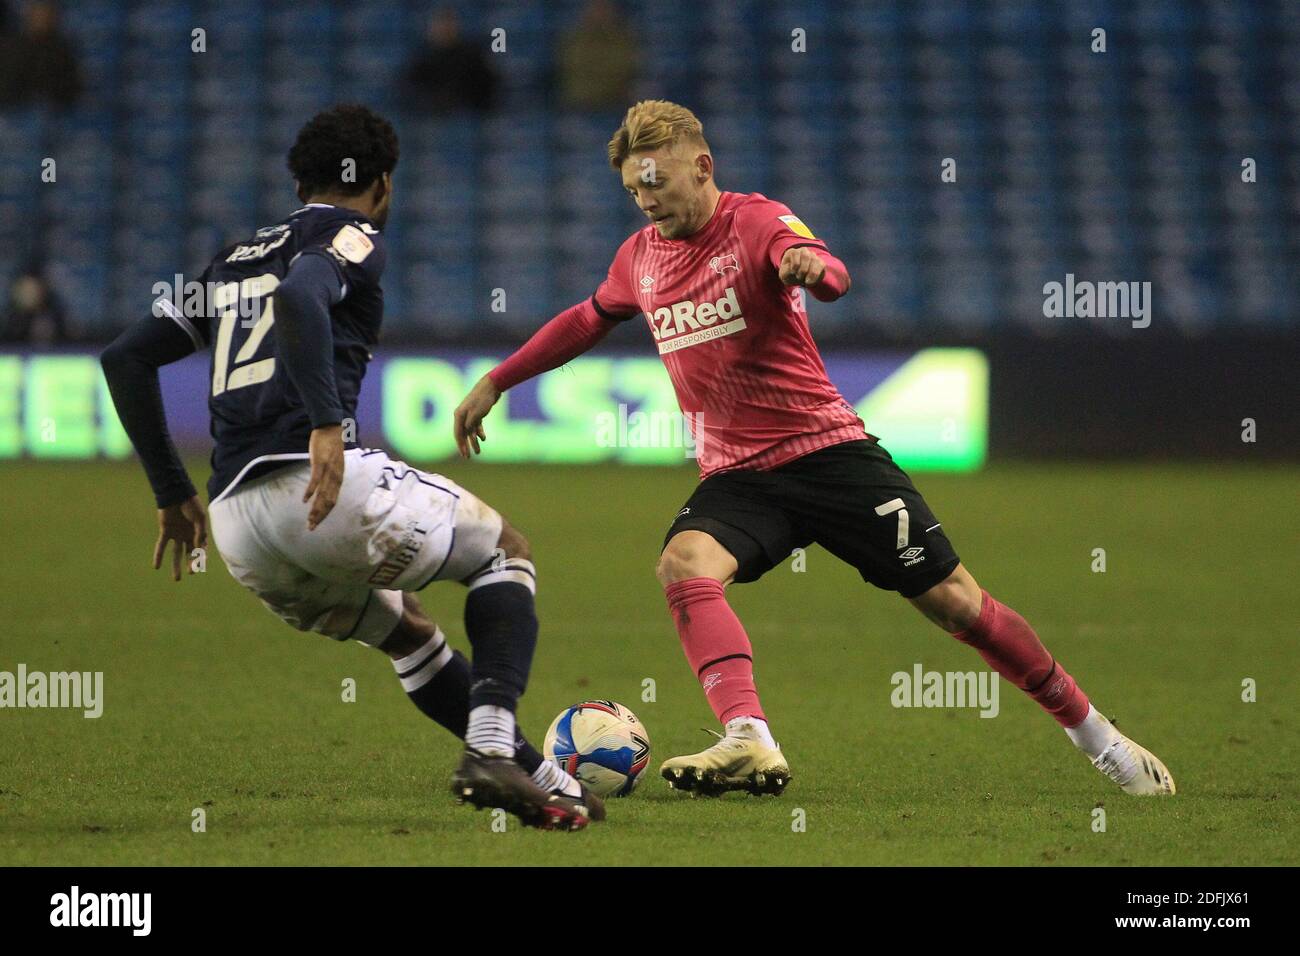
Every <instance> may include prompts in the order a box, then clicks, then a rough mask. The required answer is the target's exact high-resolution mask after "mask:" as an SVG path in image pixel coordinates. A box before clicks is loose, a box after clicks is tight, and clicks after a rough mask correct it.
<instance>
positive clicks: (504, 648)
mask: <svg viewBox="0 0 1300 956" xmlns="http://www.w3.org/2000/svg"><path fill="white" fill-rule="evenodd" d="M534 581H535V572H534V570H533V564H532V562H531V561H526V560H524V559H523V558H506V559H505V560H503V561H495V562H493V564H492V565H490V566H489V567H488V568H487V569H485V570H484V571H483V572H482V573H481V574H479V575H478V576H477V577H474V578H472V579H471V580H470V581H469V596H468V597H467V598H466V599H465V633H466V634H468V635H469V642H470V645H471V646H472V647H473V650H474V660H473V664H472V665H471V678H472V683H471V684H470V691H469V709H470V710H473V709H474V708H476V707H484V706H492V707H503V708H505V709H506V710H509V711H510V712H511V713H513V712H514V710H515V707H516V705H517V704H518V701H519V698H520V697H521V696H522V695H523V693H524V688H526V687H527V686H528V672H529V670H530V669H531V668H532V663H533V650H534V649H535V648H536V646H537V611H536V609H535V607H534V600H533V594H534V592H535V589H536V585H535V584H534Z"/></svg>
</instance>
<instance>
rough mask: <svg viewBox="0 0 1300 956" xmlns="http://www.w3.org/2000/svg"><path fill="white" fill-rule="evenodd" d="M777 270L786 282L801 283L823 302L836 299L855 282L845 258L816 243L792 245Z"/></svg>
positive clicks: (783, 255) (791, 283)
mask: <svg viewBox="0 0 1300 956" xmlns="http://www.w3.org/2000/svg"><path fill="white" fill-rule="evenodd" d="M777 273H778V275H779V276H780V277H781V281H782V282H784V283H785V284H786V285H801V286H803V287H805V288H806V289H807V290H808V291H809V292H811V293H812V296H813V298H815V299H817V300H818V301H821V302H834V301H835V300H836V299H838V298H839V297H840V296H842V295H843V294H844V293H846V292H848V291H849V287H850V286H851V285H852V282H851V281H850V279H849V270H848V269H847V268H846V267H845V265H844V263H843V262H841V261H840V260H839V259H837V258H835V256H833V255H831V254H830V253H829V252H827V251H825V250H824V249H815V248H813V247H812V246H792V247H791V248H789V249H787V250H785V252H784V253H783V254H782V256H781V264H780V266H779V267H778V269H777Z"/></svg>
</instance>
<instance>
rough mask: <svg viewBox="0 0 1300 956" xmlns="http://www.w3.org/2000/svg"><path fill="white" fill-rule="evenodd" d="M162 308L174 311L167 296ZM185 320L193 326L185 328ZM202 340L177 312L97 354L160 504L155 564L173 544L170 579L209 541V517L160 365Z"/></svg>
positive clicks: (149, 320) (139, 326) (153, 319)
mask: <svg viewBox="0 0 1300 956" xmlns="http://www.w3.org/2000/svg"><path fill="white" fill-rule="evenodd" d="M158 308H160V309H163V310H170V311H168V313H167V314H171V313H172V312H175V309H174V308H173V307H171V306H170V303H167V302H165V301H164V300H160V301H159V304H158ZM183 325H184V328H188V329H190V331H189V332H186V331H183V330H182V326H183ZM198 344H199V340H198V339H197V333H195V332H194V331H193V329H192V327H191V326H190V325H189V323H188V322H187V320H185V319H184V317H183V316H180V315H179V313H177V314H176V316H175V319H174V320H172V319H168V318H166V317H160V316H157V315H151V316H148V317H146V318H144V319H141V320H140V321H139V322H137V323H136V324H135V325H133V326H131V327H130V328H128V329H127V330H126V331H125V332H123V333H122V334H121V335H119V336H118V337H117V339H115V340H114V341H113V343H112V344H111V345H110V346H109V347H108V348H106V349H105V350H104V352H103V354H102V355H101V356H100V359H99V360H100V364H101V365H102V366H103V369H104V379H105V381H107V382H108V392H109V395H110V396H111V397H112V399H113V406H114V407H115V408H116V409H117V417H118V419H119V420H120V421H121V422H122V428H123V429H124V430H125V431H126V434H127V437H128V438H130V439H131V444H132V446H134V448H135V451H136V454H137V455H139V456H140V463H141V464H142V465H143V466H144V471H145V474H146V475H147V476H148V478H149V484H150V486H151V487H152V488H153V493H154V499H155V500H156V502H157V504H158V529H159V530H158V541H157V543H156V544H155V545H154V551H153V566H154V569H155V570H156V569H158V568H160V567H161V566H162V560H163V555H164V554H165V552H166V550H167V546H168V545H169V544H171V545H173V553H172V579H173V580H176V581H179V580H180V579H181V563H182V561H183V560H184V558H185V557H186V556H188V555H189V553H190V551H191V550H192V549H194V548H202V547H204V546H205V545H206V544H207V540H208V521H207V515H206V514H205V513H204V510H203V503H202V502H201V501H199V497H198V495H197V493H196V492H195V490H194V485H193V483H191V481H190V477H189V475H188V474H187V473H186V471H185V466H184V465H183V464H181V459H180V456H179V455H178V454H177V453H176V446H175V445H174V444H172V439H171V435H170V433H169V432H168V431H167V417H166V414H165V412H164V410H163V402H162V390H161V388H160V387H159V385H158V369H159V368H160V367H162V366H163V365H167V364H169V363H171V362H175V361H177V360H178V359H182V358H184V357H185V356H187V355H189V354H190V353H191V352H193V351H195V348H196V346H197V345H198Z"/></svg>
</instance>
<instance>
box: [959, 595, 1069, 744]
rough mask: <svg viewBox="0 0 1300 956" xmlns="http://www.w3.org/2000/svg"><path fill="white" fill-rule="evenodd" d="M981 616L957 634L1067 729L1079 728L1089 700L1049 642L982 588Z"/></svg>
mask: <svg viewBox="0 0 1300 956" xmlns="http://www.w3.org/2000/svg"><path fill="white" fill-rule="evenodd" d="M980 594H981V595H982V598H981V603H980V616H979V618H977V619H976V621H975V623H974V624H972V625H971V626H970V627H969V628H967V629H966V630H964V631H960V632H958V633H957V634H954V635H953V637H955V638H957V640H959V641H961V642H962V643H963V644H969V645H970V646H971V647H973V648H975V650H977V651H979V655H980V657H982V658H984V660H985V662H987V663H988V665H989V667H991V668H993V669H994V670H995V671H997V672H998V673H999V674H1001V675H1002V676H1003V677H1005V678H1006V679H1007V680H1009V681H1010V682H1011V683H1013V684H1015V685H1016V686H1017V687H1019V688H1020V689H1021V690H1023V691H1024V692H1025V693H1026V694H1028V695H1029V696H1030V697H1032V698H1033V699H1034V700H1036V701H1038V705H1039V706H1040V707H1042V708H1043V710H1045V711H1047V712H1048V713H1049V714H1051V715H1052V716H1053V717H1055V718H1056V720H1057V722H1058V723H1060V724H1061V726H1062V727H1074V726H1076V725H1078V724H1079V723H1081V722H1082V721H1083V718H1085V717H1087V716H1088V698H1087V697H1086V696H1085V695H1084V693H1083V691H1081V690H1080V689H1079V685H1078V684H1076V683H1075V682H1074V678H1073V677H1071V676H1070V675H1069V674H1067V673H1066V671H1065V668H1064V667H1062V666H1061V665H1060V664H1059V663H1057V662H1056V661H1055V660H1054V659H1053V658H1052V655H1051V654H1049V653H1047V648H1045V647H1043V642H1042V641H1040V640H1039V639H1038V635H1037V634H1035V633H1034V629H1033V628H1032V627H1030V626H1029V622H1028V621H1026V620H1025V619H1024V618H1023V617H1021V616H1020V615H1019V614H1017V613H1016V612H1015V611H1013V610H1012V609H1011V608H1009V607H1007V606H1006V605H1005V604H1003V603H1001V602H1000V601H998V600H997V598H995V597H993V596H992V595H991V594H989V592H988V591H984V590H981V591H980Z"/></svg>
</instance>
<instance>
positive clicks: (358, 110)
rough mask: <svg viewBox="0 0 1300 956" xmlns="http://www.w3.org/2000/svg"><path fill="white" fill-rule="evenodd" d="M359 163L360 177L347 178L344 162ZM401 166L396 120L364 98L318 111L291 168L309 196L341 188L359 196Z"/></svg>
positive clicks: (293, 152)
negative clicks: (369, 105) (373, 108)
mask: <svg viewBox="0 0 1300 956" xmlns="http://www.w3.org/2000/svg"><path fill="white" fill-rule="evenodd" d="M347 159H351V160H354V161H355V162H356V181H355V182H345V181H344V180H343V171H344V167H343V161H344V160H347ZM396 166H397V133H396V132H394V131H393V124H392V123H390V122H388V120H386V119H384V118H383V117H382V116H380V115H379V114H377V113H375V112H373V111H371V110H370V109H368V108H367V107H365V106H362V105H361V104H359V103H340V104H339V105H338V106H334V107H331V108H330V109H327V110H325V111H324V112H323V113H317V114H316V115H315V116H313V117H312V118H311V121H310V122H308V123H307V125H306V126H304V127H303V128H302V129H301V130H299V131H298V139H297V140H296V141H295V142H294V144H293V147H292V148H291V149H290V150H289V172H291V173H292V174H293V178H294V179H296V180H297V181H298V186H299V190H300V191H301V194H302V195H303V196H311V195H314V194H316V193H323V192H337V193H341V194H342V195H344V196H359V195H361V193H363V192H365V191H366V190H367V189H369V188H370V187H371V186H372V185H373V184H374V182H375V180H376V179H378V178H379V177H380V176H382V175H383V174H384V173H391V172H392V171H393V169H394V167H396Z"/></svg>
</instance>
